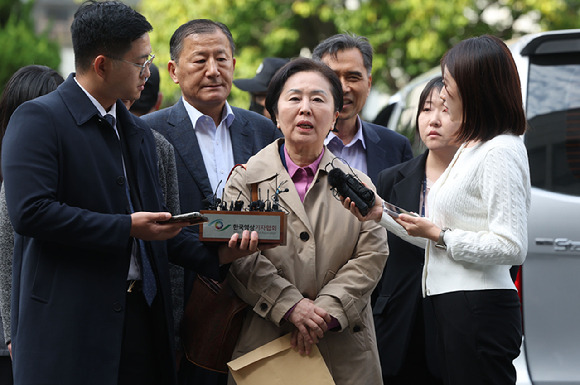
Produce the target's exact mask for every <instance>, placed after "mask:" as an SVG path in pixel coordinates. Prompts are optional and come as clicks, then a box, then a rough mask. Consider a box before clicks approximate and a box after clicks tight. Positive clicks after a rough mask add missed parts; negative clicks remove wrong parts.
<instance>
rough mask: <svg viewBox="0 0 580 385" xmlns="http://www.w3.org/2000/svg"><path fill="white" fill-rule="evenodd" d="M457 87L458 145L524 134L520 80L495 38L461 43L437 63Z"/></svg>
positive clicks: (524, 123) (476, 38) (505, 51)
mask: <svg viewBox="0 0 580 385" xmlns="http://www.w3.org/2000/svg"><path fill="white" fill-rule="evenodd" d="M445 68H447V71H449V74H450V75H451V76H452V77H453V79H454V80H455V82H456V83H457V88H458V91H459V95H460V96H461V100H462V102H463V121H462V124H461V127H460V128H459V130H458V132H457V139H458V140H459V141H460V142H465V141H469V140H482V141H486V140H489V139H492V138H493V137H495V136H497V135H499V134H504V133H510V134H515V135H522V134H523V133H524V132H525V130H526V116H525V113H524V108H523V100H522V88H521V84H520V77H519V75H518V70H517V67H516V64H515V62H514V59H513V57H512V54H511V52H510V50H509V48H508V47H507V46H506V45H505V43H504V42H503V41H501V40H500V39H498V38H497V37H494V36H490V35H483V36H479V37H473V38H470V39H466V40H463V41H462V42H460V43H458V44H457V45H455V46H454V47H453V48H451V49H450V50H449V51H447V53H446V54H445V55H444V56H443V58H442V59H441V71H442V72H443V73H444V71H445Z"/></svg>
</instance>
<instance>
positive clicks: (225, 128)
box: [183, 99, 235, 198]
mask: <svg viewBox="0 0 580 385" xmlns="http://www.w3.org/2000/svg"><path fill="white" fill-rule="evenodd" d="M183 104H184V105H185V110H186V111H187V114H188V115H189V118H190V119H191V124H192V126H193V131H194V132H195V136H196V137H197V141H198V143H199V148H200V150H201V154H202V156H203V163H204V165H205V169H206V171H207V176H208V178H209V182H210V184H211V188H212V190H213V191H214V192H215V193H216V196H217V198H221V197H222V192H223V188H224V186H225V184H226V181H227V179H228V175H229V174H230V171H231V169H232V168H233V167H234V165H235V163H234V152H233V149H232V138H231V135H230V130H229V128H230V126H231V125H232V123H233V121H234V118H235V116H234V113H233V111H232V108H231V107H230V105H229V104H228V102H226V104H225V108H224V109H223V112H222V119H221V122H220V124H219V125H218V126H217V127H216V125H215V123H214V121H213V119H212V118H211V117H210V116H208V115H203V114H202V113H201V112H199V111H198V110H197V109H196V108H195V107H193V106H192V105H191V104H189V103H188V102H187V101H185V99H184V100H183Z"/></svg>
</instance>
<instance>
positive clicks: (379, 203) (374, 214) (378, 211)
mask: <svg viewBox="0 0 580 385" xmlns="http://www.w3.org/2000/svg"><path fill="white" fill-rule="evenodd" d="M340 200H341V202H342V205H343V206H344V208H345V209H347V210H350V212H351V213H353V215H354V216H355V217H357V219H358V220H359V221H361V222H364V221H370V220H374V221H375V222H379V221H380V220H381V217H382V216H383V200H382V199H381V197H380V196H379V195H378V194H377V193H375V204H374V205H373V207H371V209H370V210H369V212H368V213H367V215H365V216H364V217H363V216H362V215H361V213H360V211H359V209H358V208H357V207H356V205H355V204H354V202H352V201H351V200H350V198H346V199H344V198H343V197H342V196H341V197H340Z"/></svg>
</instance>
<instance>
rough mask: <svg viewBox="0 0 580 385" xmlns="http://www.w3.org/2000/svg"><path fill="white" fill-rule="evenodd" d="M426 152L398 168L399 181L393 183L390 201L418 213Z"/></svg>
mask: <svg viewBox="0 0 580 385" xmlns="http://www.w3.org/2000/svg"><path fill="white" fill-rule="evenodd" d="M426 158H427V152H425V153H424V154H422V155H420V156H419V157H417V158H415V159H414V160H412V161H411V162H409V163H408V164H407V165H405V167H402V168H401V169H400V170H399V174H400V178H399V179H400V181H399V182H396V183H395V184H394V185H393V191H392V193H391V203H393V204H395V205H397V206H400V207H402V208H404V209H406V210H410V211H414V212H416V213H419V211H420V209H419V199H420V198H419V197H420V195H421V191H422V190H421V188H422V183H423V180H424V178H425V159H426Z"/></svg>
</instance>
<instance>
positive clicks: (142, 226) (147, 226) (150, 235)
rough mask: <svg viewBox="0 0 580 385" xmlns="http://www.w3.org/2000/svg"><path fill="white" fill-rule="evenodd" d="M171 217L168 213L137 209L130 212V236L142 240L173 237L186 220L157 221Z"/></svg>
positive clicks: (184, 225)
mask: <svg viewBox="0 0 580 385" xmlns="http://www.w3.org/2000/svg"><path fill="white" fill-rule="evenodd" d="M169 218H171V214H170V213H163V212H161V213H151V212H145V211H139V212H136V213H133V214H131V236H132V237H135V238H138V239H142V240H144V241H164V240H166V239H171V238H173V237H175V236H176V235H177V234H179V232H180V231H181V229H182V228H184V227H186V226H189V223H188V222H177V223H158V222H162V221H166V220H168V219H169Z"/></svg>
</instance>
